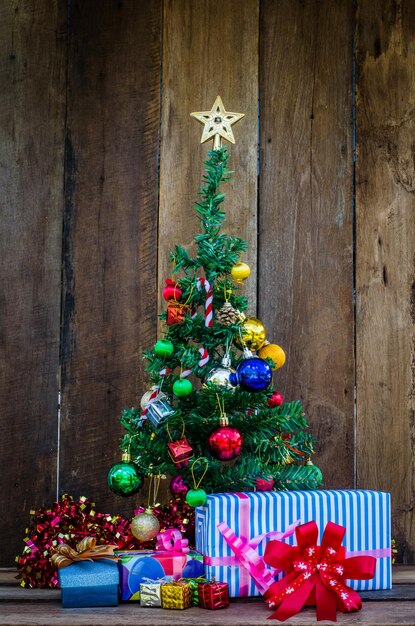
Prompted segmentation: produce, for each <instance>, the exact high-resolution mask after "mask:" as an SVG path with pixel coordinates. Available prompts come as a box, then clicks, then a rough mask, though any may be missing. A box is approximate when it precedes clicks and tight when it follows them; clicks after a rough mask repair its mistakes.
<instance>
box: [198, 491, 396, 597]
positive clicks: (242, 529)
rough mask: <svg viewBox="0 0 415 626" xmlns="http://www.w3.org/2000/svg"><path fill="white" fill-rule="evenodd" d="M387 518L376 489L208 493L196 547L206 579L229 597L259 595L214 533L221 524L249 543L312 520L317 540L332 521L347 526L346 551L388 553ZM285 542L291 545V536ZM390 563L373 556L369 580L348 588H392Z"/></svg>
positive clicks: (384, 497)
mask: <svg viewBox="0 0 415 626" xmlns="http://www.w3.org/2000/svg"><path fill="white" fill-rule="evenodd" d="M390 517H391V514H390V494H388V493H381V492H379V491H366V490H350V491H288V492H277V491H272V492H252V493H246V494H235V493H218V494H212V495H209V496H208V500H207V503H206V505H205V506H203V507H198V508H197V509H196V549H197V550H198V552H201V553H202V554H203V555H205V557H206V559H205V562H206V563H207V564H206V565H205V572H206V576H207V577H208V578H211V577H212V576H214V577H215V578H216V580H218V581H223V582H227V583H228V584H229V591H230V595H231V597H239V596H242V595H248V596H258V595H260V593H259V591H258V589H257V588H256V586H255V584H254V582H253V580H252V579H250V578H249V576H248V574H247V572H246V570H245V569H244V568H243V567H242V566H239V565H236V564H234V561H235V559H232V557H233V556H234V555H233V552H232V550H231V548H230V546H229V545H228V544H227V543H226V542H225V540H224V538H223V537H222V535H221V534H220V533H219V531H218V529H217V525H218V524H219V523H220V522H225V523H226V524H227V525H228V526H229V527H230V528H231V529H232V530H233V531H234V533H235V534H236V535H237V536H238V537H241V538H244V539H246V540H249V541H250V540H252V539H253V538H254V537H256V536H257V535H260V534H262V533H266V532H269V531H272V530H280V531H283V530H285V529H286V528H287V527H288V526H289V525H290V524H292V523H294V522H295V521H296V520H300V522H301V523H305V522H309V521H311V520H314V521H315V522H316V523H317V525H318V527H319V541H321V536H322V534H323V531H324V528H325V526H326V524H327V522H328V521H332V522H335V523H336V524H340V525H341V526H345V527H346V535H345V539H344V545H345V547H346V551H347V552H348V553H349V552H350V553H351V552H355V553H357V554H358V553H359V552H366V551H378V553H379V551H383V553H388V552H389V553H390V550H389V549H390V546H391V527H390V523H391V522H390ZM286 541H287V543H289V544H291V545H294V544H295V536H294V535H293V536H292V537H289V538H288V539H286ZM264 549H265V541H263V542H262V543H261V544H260V545H259V547H258V553H259V554H260V555H262V554H263V552H264ZM380 553H382V552H380ZM374 556H376V554H374ZM391 565H392V559H391V557H390V556H383V557H381V558H378V559H377V564H376V573H375V577H374V578H373V579H372V580H354V581H348V584H349V585H350V586H351V587H352V588H353V589H356V590H357V591H359V590H360V591H363V590H369V589H391V587H392V571H391ZM281 576H282V574H280V575H279V577H281Z"/></svg>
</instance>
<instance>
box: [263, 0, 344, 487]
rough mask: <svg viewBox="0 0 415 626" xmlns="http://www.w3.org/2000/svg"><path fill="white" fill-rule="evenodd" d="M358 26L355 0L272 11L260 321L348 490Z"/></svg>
mask: <svg viewBox="0 0 415 626" xmlns="http://www.w3.org/2000/svg"><path fill="white" fill-rule="evenodd" d="M353 17H354V13H353V5H352V3H351V2H349V0H340V1H338V2H336V3H333V2H331V0H322V1H321V2H306V3H300V2H291V1H290V0H281V1H279V2H274V1H273V0H265V1H264V2H263V3H262V14H261V83H260V93H261V177H260V196H259V215H260V220H259V239H258V255H259V268H260V269H259V281H258V288H259V297H258V303H259V312H260V317H261V319H262V320H263V321H264V323H265V325H266V327H267V328H268V329H269V331H270V332H269V335H270V336H272V337H273V338H274V339H275V341H276V343H278V344H280V345H282V346H284V347H285V349H286V351H287V365H286V366H285V367H284V368H283V369H282V370H281V372H280V373H277V375H276V376H275V381H276V383H277V384H279V388H280V391H281V393H283V395H284V396H285V397H286V398H290V399H292V398H299V399H301V401H302V402H303V405H304V408H305V412H306V414H307V416H309V421H310V424H311V426H312V430H313V433H314V435H315V437H316V438H317V439H318V444H317V449H318V458H317V460H316V463H318V464H319V465H320V467H321V469H322V470H323V474H324V484H325V486H328V487H334V486H337V487H339V488H340V487H347V486H351V485H353V471H354V468H353V464H354V458H353V449H354V424H353V422H354V416H353V395H354V356H353V246H352V219H353V202H352V197H353V158H352V134H353V124H352V121H353V120H352V105H353V89H352V77H353V72H352V65H353V29H354V19H353ZM333 32H336V33H337V34H336V37H335V38H334V39H333V37H332V36H331V34H332V33H333ZM282 67H283V68H284V71H281V70H280V68H282ZM340 442H341V443H340Z"/></svg>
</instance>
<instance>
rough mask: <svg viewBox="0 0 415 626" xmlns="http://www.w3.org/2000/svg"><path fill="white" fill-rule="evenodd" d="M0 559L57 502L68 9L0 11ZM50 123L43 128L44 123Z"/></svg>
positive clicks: (6, 559)
mask: <svg viewBox="0 0 415 626" xmlns="http://www.w3.org/2000/svg"><path fill="white" fill-rule="evenodd" d="M0 40H1V42H2V46H1V51H2V52H1V57H0V93H1V96H0V132H1V141H0V189H1V193H0V211H1V220H0V223H1V226H0V233H1V235H0V246H1V248H0V250H1V254H0V284H1V290H0V298H1V322H0V354H1V357H0V419H1V437H0V458H1V472H0V494H1V495H0V499H1V507H0V510H1V532H0V546H1V547H0V554H1V562H2V563H3V564H9V565H11V564H12V563H13V562H14V556H15V554H16V551H17V550H18V549H20V547H21V546H22V545H23V544H22V538H23V536H24V535H23V532H24V528H25V526H26V524H27V521H28V512H29V509H30V508H31V507H32V505H33V504H34V503H35V502H36V503H37V504H41V503H42V502H45V503H46V502H49V501H50V500H51V499H53V498H55V496H56V467H57V444H58V421H57V405H58V366H59V324H60V283H61V248H62V180H63V145H64V127H63V123H62V122H63V118H64V112H65V80H66V78H65V74H66V60H65V56H66V55H65V52H66V10H65V7H64V5H63V3H62V2H60V0H39V2H36V3H33V2H25V3H22V2H3V3H2V4H1V7H0ZM46 120H47V123H46Z"/></svg>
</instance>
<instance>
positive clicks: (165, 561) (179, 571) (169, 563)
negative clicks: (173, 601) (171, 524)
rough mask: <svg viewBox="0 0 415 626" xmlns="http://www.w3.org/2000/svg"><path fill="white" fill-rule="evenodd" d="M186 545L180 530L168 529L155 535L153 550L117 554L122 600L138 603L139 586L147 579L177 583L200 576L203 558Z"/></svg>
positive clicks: (202, 572)
mask: <svg viewBox="0 0 415 626" xmlns="http://www.w3.org/2000/svg"><path fill="white" fill-rule="evenodd" d="M187 544H188V541H187V539H183V538H182V535H181V533H180V531H179V530H177V529H167V530H165V531H164V532H163V533H160V534H159V535H158V536H157V546H156V547H157V549H156V550H137V551H129V552H123V551H117V552H116V554H117V556H118V558H119V568H120V587H121V599H122V600H124V601H127V600H131V601H138V600H140V584H141V583H142V582H146V580H145V579H147V578H150V579H152V580H158V579H162V578H165V576H171V577H172V578H173V580H175V581H176V580H179V579H180V578H197V577H198V576H203V574H204V566H203V557H202V555H201V554H200V553H199V552H196V551H195V550H189V547H188V545H187Z"/></svg>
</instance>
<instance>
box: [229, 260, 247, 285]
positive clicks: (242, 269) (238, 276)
mask: <svg viewBox="0 0 415 626" xmlns="http://www.w3.org/2000/svg"><path fill="white" fill-rule="evenodd" d="M250 273H251V268H250V267H249V265H247V264H246V263H237V264H236V265H234V266H233V268H232V269H231V276H232V278H233V279H234V280H235V281H236V282H237V283H241V282H242V281H243V280H246V279H247V278H248V276H249V274H250Z"/></svg>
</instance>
